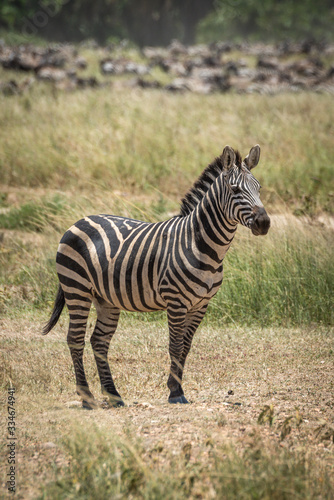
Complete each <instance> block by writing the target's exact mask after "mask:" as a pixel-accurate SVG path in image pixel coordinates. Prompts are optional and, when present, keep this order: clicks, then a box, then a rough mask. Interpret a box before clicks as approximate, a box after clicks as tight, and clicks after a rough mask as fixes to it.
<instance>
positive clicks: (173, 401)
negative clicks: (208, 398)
mask: <svg viewBox="0 0 334 500" xmlns="http://www.w3.org/2000/svg"><path fill="white" fill-rule="evenodd" d="M168 403H170V404H172V405H176V404H178V403H179V404H184V405H186V404H189V401H188V400H187V398H186V397H185V396H184V395H183V394H182V396H176V397H174V398H168Z"/></svg>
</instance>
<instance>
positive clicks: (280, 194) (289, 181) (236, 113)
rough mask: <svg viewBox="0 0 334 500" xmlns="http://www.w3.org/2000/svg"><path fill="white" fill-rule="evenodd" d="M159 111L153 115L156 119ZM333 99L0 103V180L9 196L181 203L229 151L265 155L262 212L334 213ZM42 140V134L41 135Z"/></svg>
mask: <svg viewBox="0 0 334 500" xmlns="http://www.w3.org/2000/svg"><path fill="white" fill-rule="evenodd" d="M158 110H159V111H158ZM333 113H334V104H333V99H332V98H331V96H330V95H316V94H310V93H301V94H298V95H294V94H289V95H278V96H260V95H242V96H239V95H235V94H228V95H224V94H221V95H210V96H206V97H203V96H198V95H194V94H185V95H170V94H168V93H165V92H162V91H141V90H138V89H136V90H131V89H128V90H120V89H116V88H115V89H113V90H111V89H110V88H103V89H94V90H86V91H82V92H76V93H64V92H63V93H60V92H59V93H58V92H56V91H55V92H53V93H52V92H51V89H50V88H49V87H46V86H45V85H44V84H42V83H37V84H35V86H34V87H33V88H32V89H31V91H30V92H29V93H28V94H26V95H23V96H16V97H15V98H13V99H9V98H6V97H4V96H0V124H3V127H2V129H3V134H2V139H1V141H0V171H1V179H2V182H3V183H4V184H5V185H9V186H30V187H37V186H39V187H41V186H42V187H45V188H52V189H54V188H56V189H63V190H64V189H69V188H74V187H75V188H76V189H81V190H82V189H83V190H89V189H90V188H91V186H92V185H99V186H100V187H101V188H103V189H104V190H106V192H107V191H109V192H110V196H111V197H112V191H114V190H120V189H121V190H123V191H126V192H130V193H133V192H137V193H138V192H141V193H142V192H144V193H147V194H149V193H151V191H152V189H153V188H154V189H158V190H159V191H161V192H162V193H163V194H164V195H167V196H173V198H174V199H178V198H180V197H181V196H182V195H183V194H184V193H185V191H186V190H187V189H188V188H189V187H190V186H191V185H192V183H193V182H194V180H195V179H196V178H197V176H198V175H199V173H200V172H201V171H202V170H203V169H204V168H205V167H206V166H207V164H208V163H210V162H211V161H212V160H213V159H214V157H215V156H217V155H219V154H220V153H221V152H222V150H223V148H224V146H225V145H226V144H230V145H231V146H233V147H235V148H238V149H240V150H241V152H242V154H244V155H246V154H247V152H248V151H249V148H250V147H251V146H253V145H254V144H256V143H259V144H260V145H261V147H262V157H261V162H260V166H259V167H258V168H257V170H256V175H257V177H258V178H259V179H260V181H261V183H262V185H263V186H264V197H265V199H267V200H268V202H270V203H273V202H275V203H276V204H277V203H278V202H280V203H282V202H283V203H285V204H286V205H287V206H289V208H290V209H291V210H299V212H307V213H317V212H319V211H323V210H326V211H329V212H332V213H333V211H334V204H333V189H332V187H331V186H332V182H331V181H332V175H333V166H332V158H333V154H334V146H333V141H332V136H333V123H332V120H331V119H330V116H332V115H333ZM37 131H38V133H37Z"/></svg>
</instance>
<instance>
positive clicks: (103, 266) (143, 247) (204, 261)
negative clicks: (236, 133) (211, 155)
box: [43, 145, 270, 409]
mask: <svg viewBox="0 0 334 500" xmlns="http://www.w3.org/2000/svg"><path fill="white" fill-rule="evenodd" d="M259 158H260V147H259V146H258V145H256V146H254V147H253V148H251V150H250V151H249V154H248V155H247V156H246V158H245V159H244V160H242V157H241V156H240V154H239V152H238V151H234V150H233V149H232V148H231V147H229V146H226V147H225V148H224V150H223V153H222V154H221V156H219V157H218V158H216V159H215V160H214V161H213V163H211V164H210V165H209V166H208V167H207V168H206V169H205V170H204V171H203V172H202V174H201V176H200V177H199V179H198V180H197V181H196V182H195V184H194V185H193V187H192V188H191V189H190V191H189V192H188V193H187V194H186V196H185V198H184V199H183V200H182V202H181V210H180V213H179V215H176V216H175V217H172V218H171V219H169V220H166V221H164V222H156V223H149V222H142V221H139V220H133V219H129V218H126V217H118V216H115V215H104V214H102V215H91V216H88V217H85V218H83V219H81V220H79V221H78V222H76V223H75V224H74V225H73V226H72V227H70V229H68V231H66V233H65V234H64V236H63V237H62V239H61V241H60V244H59V247H58V252H57V257H56V266H57V273H58V277H59V281H60V284H59V288H58V293H57V297H56V300H55V304H54V309H53V312H52V315H51V318H50V320H49V322H48V323H47V324H46V325H45V328H44V330H43V333H44V334H47V333H48V332H49V331H50V330H51V329H52V328H53V327H54V326H55V324H56V323H57V321H58V319H59V317H60V314H61V312H62V310H63V307H64V305H65V303H66V305H67V308H68V311H69V317H70V323H69V329H68V335H67V342H68V346H69V349H70V352H71V356H72V360H73V364H74V370H75V377H76V389H77V393H78V394H79V395H80V396H81V398H82V404H83V407H84V408H88V409H91V408H94V407H95V406H96V402H95V399H94V397H93V395H92V393H91V392H90V390H89V386H88V383H87V380H86V375H85V371H84V366H83V351H84V345H85V332H86V325H87V319H88V314H89V310H90V307H91V304H92V303H93V304H94V306H95V308H96V311H97V321H96V325H95V328H94V331H93V334H92V336H91V339H90V341H91V345H92V348H93V352H94V356H95V361H96V364H97V369H98V373H99V377H100V381H101V388H102V392H103V394H105V395H106V396H107V397H108V398H107V399H108V401H109V405H110V406H124V402H123V400H122V398H121V396H120V394H119V393H118V391H117V390H116V387H115V385H114V382H113V379H112V375H111V372H110V367H109V364H108V359H107V355H108V349H109V344H110V341H111V338H112V336H113V335H114V333H115V330H116V327H117V322H118V319H119V316H120V311H121V310H125V311H157V310H166V311H167V317H168V327H169V354H170V361H171V366H170V374H169V378H168V382H167V386H168V388H169V391H170V394H169V398H168V401H169V403H188V401H187V399H186V397H185V395H184V392H183V389H182V375H183V370H184V366H185V361H186V358H187V355H188V353H189V350H190V347H191V342H192V339H193V335H194V333H195V331H196V330H197V327H198V326H199V324H200V322H201V320H202V318H203V316H204V314H205V312H206V310H207V307H208V303H209V301H210V299H211V298H212V297H213V296H214V295H215V294H216V293H217V291H218V289H219V287H220V285H221V283H222V280H223V259H224V257H225V254H226V252H227V250H228V249H229V247H230V245H231V242H232V240H233V237H234V235H235V232H236V230H237V226H238V224H242V225H243V226H246V227H247V228H249V229H250V230H251V231H252V233H253V234H254V235H265V234H267V232H268V230H269V227H270V219H269V217H268V215H267V213H266V211H265V209H264V207H263V204H262V202H261V200H260V195H259V191H260V183H259V182H258V181H257V180H256V179H255V177H254V176H253V174H252V172H251V170H252V169H253V168H254V167H255V166H256V165H257V164H258V162H259Z"/></svg>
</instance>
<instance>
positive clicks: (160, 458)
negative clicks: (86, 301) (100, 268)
mask: <svg viewBox="0 0 334 500" xmlns="http://www.w3.org/2000/svg"><path fill="white" fill-rule="evenodd" d="M92 322H93V320H92V321H91V322H90V330H91V329H92ZM40 329H41V320H40V317H36V315H35V316H30V317H26V318H21V319H19V320H10V319H4V320H1V358H2V373H1V384H2V387H3V390H2V399H3V400H4V401H3V402H4V403H5V399H6V391H5V388H6V386H7V385H8V382H9V379H10V380H11V381H12V383H13V385H14V386H15V387H16V391H17V392H16V405H17V406H16V409H17V418H16V425H17V437H18V446H19V448H18V466H17V485H18V490H17V498H25V499H28V498H36V497H38V496H39V495H41V497H43V492H44V497H43V498H72V497H73V498H89V497H90V495H89V494H88V496H87V495H86V496H85V494H84V490H85V488H86V487H87V484H86V483H87V481H88V483H89V477H90V476H89V474H88V472H87V471H88V469H87V467H88V465H89V464H88V465H87V463H86V461H87V460H90V461H93V462H94V463H93V462H92V463H90V462H89V463H90V466H89V467H91V468H93V469H92V470H95V469H94V467H98V470H100V468H101V471H102V472H103V470H104V469H106V468H107V469H108V468H109V467H111V468H112V467H113V460H114V459H115V453H116V451H117V450H123V451H119V452H117V453H120V454H121V455H120V457H121V458H120V457H119V456H118V458H117V456H116V458H117V460H119V464H120V470H123V469H122V467H123V466H124V467H125V465H124V464H125V461H126V460H128V459H129V457H128V459H126V457H127V453H130V452H129V451H128V452H126V450H129V449H130V450H132V451H131V453H130V455H131V457H132V459H131V460H134V458H133V457H135V464H137V465H136V466H135V465H133V464H132V465H131V467H130V469H131V470H134V471H136V470H137V469H136V467H139V465H138V464H140V467H139V469H140V470H139V469H138V471H139V472H138V471H137V472H138V474H139V476H140V478H141V479H138V478H137V479H133V478H132V479H131V481H132V482H131V484H132V487H133V488H134V489H133V491H132V497H133V498H145V495H144V493H145V492H146V493H147V491H148V490H147V488H148V487H149V485H151V486H150V488H151V489H152V488H153V486H152V485H153V483H152V481H153V477H154V476H155V477H156V478H159V481H160V482H161V484H165V483H166V490H165V492H166V495H165V496H163V495H162V496H159V494H158V493H157V495H156V496H154V494H153V496H151V497H150V498H169V496H168V495H169V493H168V492H169V490H168V488H167V484H168V480H167V481H166V478H167V477H170V480H169V481H170V484H173V487H175V482H176V484H178V483H179V485H181V484H183V483H184V482H185V483H187V481H188V483H187V488H186V487H185V486H184V484H183V486H184V487H183V486H182V491H181V493H182V492H183V493H182V494H181V495H180V496H179V498H214V497H215V495H218V497H219V498H274V497H270V496H266V493H265V492H264V493H263V496H254V495H253V494H252V493H251V492H248V493H247V488H246V486H244V487H243V486H242V485H241V484H239V483H238V484H239V486H238V488H239V493H240V495H241V496H234V493H233V491H234V489H233V488H234V486H233V485H232V484H230V482H229V481H227V479H226V478H225V479H224V474H226V471H227V470H229V472H228V474H229V476H228V477H230V476H231V474H232V476H233V474H234V475H236V477H237V478H238V481H239V479H242V475H243V474H245V473H246V472H245V471H242V464H243V463H246V462H247V461H249V463H250V469H249V470H248V472H247V474H248V475H249V481H255V478H256V474H262V475H263V481H264V483H263V484H265V483H266V482H268V484H269V483H270V481H272V480H273V474H274V470H275V471H276V474H277V477H276V479H275V480H277V481H278V482H281V484H282V485H283V484H285V483H284V481H285V480H286V478H285V479H284V474H285V476H286V477H287V474H288V475H289V474H292V473H293V474H294V475H296V474H297V479H296V478H295V479H294V481H299V483H300V484H299V483H298V484H299V486H300V487H301V490H300V491H301V494H302V495H303V496H302V497H303V498H330V496H331V495H332V494H333V492H334V482H333V477H334V475H333V474H332V473H333V472H334V461H333V451H334V449H333V446H334V444H333V432H334V431H333V428H334V427H333V426H334V420H333V399H332V395H333V389H334V385H333V377H332V374H333V368H334V366H333V365H334V362H333V360H334V358H333V333H334V331H333V329H325V328H316V327H315V328H305V329H303V330H301V329H298V328H297V329H294V330H287V329H269V328H268V329H261V330H255V329H251V328H247V329H243V328H240V327H236V328H233V329H232V328H228V329H226V330H223V329H212V328H209V327H205V328H202V329H201V330H200V332H199V333H198V335H197V337H196V339H195V342H194V346H193V349H192V351H191V353H190V356H189V361H188V364H187V367H186V372H185V381H184V389H185V393H186V395H187V397H188V398H189V399H190V401H191V402H192V404H190V405H189V406H181V405H177V406H171V405H168V404H167V403H166V400H167V396H168V394H167V388H166V379H167V374H168V369H169V360H168V355H167V332H166V327H165V325H163V326H162V322H161V321H159V320H157V322H156V323H153V324H152V323H148V324H145V323H139V322H138V323H137V322H133V320H132V321H131V322H130V321H129V319H128V318H127V317H125V318H124V319H123V321H122V322H121V325H120V328H119V330H118V332H117V334H116V335H115V338H114V339H113V342H112V345H111V349H110V355H109V359H110V364H111V366H112V370H113V372H114V374H115V380H116V383H117V386H118V388H119V390H120V392H121V394H122V396H123V398H124V400H125V401H126V403H127V406H126V407H125V408H123V409H109V410H102V409H101V410H96V411H93V412H87V411H84V410H82V409H81V408H80V407H79V406H78V404H79V403H77V397H76V396H75V395H74V375H73V370H72V365H71V361H70V355H69V353H68V350H67V346H66V343H65V330H66V318H65V317H64V318H62V319H61V322H60V325H59V326H57V327H56V329H55V331H54V332H52V333H51V334H49V335H48V336H47V337H41V336H40V334H39V331H40ZM86 367H87V375H88V378H89V380H90V382H91V385H92V388H93V392H94V393H95V395H96V397H97V398H101V396H100V391H99V384H98V377H97V373H96V368H95V365H94V362H93V356H92V351H91V348H90V346H89V345H88V346H87V348H86ZM231 391H232V392H231ZM266 405H267V410H266V412H265V415H267V418H264V419H263V422H264V423H263V424H262V425H261V424H259V423H258V418H259V416H260V414H261V411H262V410H263V408H265V407H266ZM271 405H272V407H271ZM296 409H297V410H298V411H297V413H296ZM270 415H271V416H270ZM1 425H2V426H5V425H6V422H5V420H4V419H2V423H1ZM2 435H4V436H5V435H6V433H5V432H3V434H2ZM50 443H51V444H50ZM106 443H109V444H108V446H110V452H108V451H106V450H105V449H104V447H105V446H106ZM87 450H90V452H89V453H88V455H89V457H86V458H85V453H86V451H87ZM115 450H116V451H115ZM124 450H125V451H124ZM117 453H116V455H117ZM99 455H101V460H102V461H101V463H100V462H99ZM256 456H257V459H256ZM122 457H123V458H122ZM124 457H125V458H124ZM298 457H299V458H298ZM302 457H303V460H304V461H305V464H306V465H305V467H306V469H307V470H308V471H312V481H311V482H309V483H308V482H307V481H308V480H307V478H306V477H304V476H303V473H302V472H300V471H299V472H296V470H297V469H298V467H299V465H298V467H297V464H298V463H299V462H298V460H301V459H302ZM5 459H6V450H5V449H3V450H2V460H1V466H2V469H3V470H4V471H5V470H6V460H5ZM123 459H124V460H123ZM241 459H242V460H241ZM115 460H116V459H115ZM129 460H130V459H129ZM109 461H110V462H109ZM103 463H104V464H105V465H104V466H103ZM131 463H132V462H131ZM69 464H70V465H69ZM85 464H86V465H85ZM122 464H123V465H122ZM223 464H225V465H224V467H225V468H227V469H226V470H225V472H224V467H223ZM228 464H229V465H228ZM256 464H257V465H256ZM284 464H285V465H286V467H287V469H286V471H285V472H284V473H283V469H284V467H285V465H284ZM185 465H187V466H185ZM228 467H230V469H228ZM256 467H257V469H256ZM296 467H297V469H296ZM130 469H129V470H130ZM232 469H233V470H234V472H233V473H232ZM281 469H282V470H281ZM89 470H90V469H89ZM96 470H97V469H96ZM108 470H109V469H108ZM124 470H125V469H124ZM298 470H299V469H298ZM303 470H304V469H303ZM101 471H100V472H101ZM289 471H290V472H289ZM102 472H101V473H102ZM85 474H87V476H86V475H85ZM96 474H97V475H98V473H97V472H96ZM122 474H123V472H122ZM124 474H125V475H124V477H123V476H122V481H123V482H122V481H121V483H120V484H121V485H123V486H122V488H123V487H125V486H126V484H127V483H126V477H127V476H126V473H125V472H124ZM182 474H183V476H182ZM253 474H254V477H253ZM298 474H299V475H298ZM331 474H332V475H331ZM239 476H240V477H239ZM36 477H38V481H36ZM136 477H137V476H136ZM143 477H144V479H143ZM289 477H290V476H289ZM182 478H183V479H182ZM191 478H192V479H191ZM290 479H291V478H290ZM56 480H57V482H55V481H56ZM137 480H138V485H137V486H138V488H137V487H136V486H135V484H136V481H137ZM225 480H226V481H227V483H226V485H227V490H225V496H224V495H223V496H220V495H221V491H223V490H222V489H221V488H223V485H224V481H225ZM104 481H106V483H103V484H106V485H108V484H109V483H110V481H111V483H112V477H111V478H110V477H109V479H108V478H104ZM108 481H109V483H108ZM133 481H134V483H133ZM143 481H144V482H143ZM111 483H110V484H111ZM123 483H124V484H123ZM316 483H317V484H318V486H317V487H316V486H315V484H316ZM110 484H109V486H110ZM57 485H58V486H57ZM124 485H125V486H124ZM319 485H320V486H322V487H321V488H320V489H319ZM4 486H5V485H4ZM299 486H298V488H299ZM119 487H120V488H121V486H120V485H119ZM132 487H131V488H132ZM277 487H278V488H279V485H278V486H277ZM282 487H283V486H282ZM59 488H60V489H59ZM96 488H97V485H96ZM122 488H121V489H120V497H119V498H123V496H124V495H125V496H124V497H126V496H127V494H130V493H131V488H130V487H129V488H130V490H126V491H125V490H124V491H125V493H124V491H123V490H122ZM136 488H137V489H136ZM154 488H155V487H154ZM154 488H153V489H152V491H155V490H154ZM240 488H244V489H241V490H240ZM289 488H296V491H290V494H291V495H292V497H294V494H295V493H296V495H297V489H298V488H297V482H296V483H295V482H293V483H291V484H290V485H289ZM61 491H62V492H63V493H60V492H61ZM89 491H91V494H92V491H93V490H89ZM129 491H130V493H129ZM150 491H151V490H150ZM152 491H151V494H152ZM186 491H187V494H186V493H185V492H186ZM279 491H280V490H279ZM122 492H123V493H122ZM126 492H127V493H126ZM146 493H145V494H146ZM73 495H74V496H73ZM130 496H131V495H130ZM297 497H298V495H297ZM101 498H102V497H101ZM170 498H172V496H170ZM277 498H279V497H277ZM281 498H291V496H281Z"/></svg>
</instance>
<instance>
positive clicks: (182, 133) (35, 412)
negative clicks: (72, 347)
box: [0, 83, 334, 500]
mask: <svg viewBox="0 0 334 500" xmlns="http://www.w3.org/2000/svg"><path fill="white" fill-rule="evenodd" d="M333 113H334V104H333V99H332V97H331V96H328V95H318V94H306V93H300V94H296V95H292V94H286V95H278V96H260V95H236V94H228V95H218V94H217V95H211V96H206V97H203V96H198V95H194V94H186V95H171V94H167V93H164V92H162V91H152V90H151V91H140V90H131V89H129V90H124V89H123V90H121V89H117V88H109V87H108V88H101V89H93V90H86V91H81V92H73V93H60V92H54V91H53V90H52V88H51V87H48V86H46V85H45V84H37V83H36V84H35V85H34V87H33V88H32V90H31V91H30V92H29V93H27V94H25V95H22V96H13V97H11V98H8V97H7V98H6V97H4V96H0V126H1V130H2V133H1V138H0V183H1V184H0V314H1V318H0V357H1V363H0V367H1V368H0V384H1V387H2V391H1V398H2V403H3V405H4V408H6V406H7V400H8V387H10V386H11V385H13V386H14V387H15V391H16V392H15V405H16V406H15V408H16V426H17V430H16V436H17V442H18V447H17V497H18V498H22V499H23V498H24V499H28V498H45V499H51V498H52V499H55V498H59V499H60V498H66V499H68V498H87V499H88V498H93V497H95V498H143V499H159V498H171V499H172V498H173V499H174V498H180V499H181V498H182V499H183V498H184V499H185V498H194V499H195V498H205V499H209V498H222V499H225V498H226V499H268V500H269V499H277V500H281V499H287V500H288V499H291V498H301V499H315V498H317V499H330V498H333V496H334V481H333V477H334V474H333V473H334V461H333V451H334V448H333V447H334V418H333V415H334V411H333V390H334V386H333V368H334V347H333V337H334V336H333V333H334V331H333V289H334V264H333V262H334V259H333V248H334V222H333V213H334V206H333V199H334V186H333V171H334V168H333V156H334V143H333V132H334V130H333V121H332V119H331V117H332V116H333ZM256 143H259V144H260V145H261V148H262V157H261V161H260V165H259V167H257V168H256V170H255V171H254V173H255V175H256V177H257V178H258V179H259V180H260V182H261V184H262V186H263V190H262V199H263V201H264V203H265V205H266V208H267V209H268V212H269V214H270V215H271V217H272V227H271V230H270V232H269V234H268V235H267V236H266V237H265V238H255V237H252V235H251V234H250V233H249V232H248V231H247V230H246V229H244V228H240V229H238V234H237V236H236V239H235V242H234V244H233V246H232V248H231V250H230V251H229V253H228V255H227V257H226V260H225V280H224V283H223V286H222V288H221V290H220V292H219V293H218V294H217V296H216V297H215V298H214V299H213V301H212V303H211V305H210V309H209V311H208V314H207V316H206V318H205V320H204V322H203V326H202V327H201V329H200V331H199V332H198V334H197V336H196V339H195V341H194V345H193V349H192V352H191V354H190V356H189V362H188V364H187V367H186V371H185V383H184V388H185V393H186V395H187V397H188V398H189V399H190V400H191V402H192V404H191V405H189V406H186V407H181V405H180V406H179V405H177V406H175V407H174V406H173V407H172V406H171V405H168V404H167V403H166V401H167V395H168V394H167V388H166V379H167V374H168V370H169V367H168V354H167V345H168V339H167V326H166V318H165V314H163V313H157V314H150V315H149V314H145V315H139V314H138V315H137V314H124V315H123V317H122V319H121V324H120V327H119V330H118V331H117V334H116V336H115V338H114V340H113V342H112V345H111V348H110V356H109V358H110V363H111V366H112V367H113V371H114V372H115V378H116V383H117V385H118V387H119V390H120V392H121V394H122V396H123V398H124V400H125V401H126V404H127V406H126V407H125V408H122V409H109V410H105V409H99V410H96V411H94V412H85V411H84V410H82V409H81V408H80V406H79V401H78V400H77V398H76V396H75V393H74V390H75V385H74V374H73V369H72V363H71V360H70V355H69V352H68V349H67V345H66V343H65V337H66V333H65V332H66V328H67V314H66V313H64V314H63V316H62V318H61V320H60V323H59V325H57V327H56V329H55V330H54V331H53V332H51V333H50V334H49V335H48V336H47V337H41V335H40V331H41V328H42V326H43V324H44V323H45V321H46V320H47V319H48V316H49V313H50V310H51V307H52V302H53V298H54V294H55V291H56V287H57V279H56V275H55V271H54V268H55V264H54V259H55V253H56V249H57V245H58V241H59V239H60V237H61V235H62V234H63V232H64V231H65V230H66V229H67V228H68V227H69V226H70V225H71V224H72V223H73V222H74V221H76V220H77V219H79V218H80V217H82V216H84V215H87V214H92V213H101V212H103V213H115V214H120V215H126V216H131V217H135V218H140V219H144V220H150V221H156V220H162V219H166V218H168V217H170V216H171V215H173V214H175V213H177V212H178V207H179V201H180V199H181V197H182V196H183V195H184V194H185V192H186V191H187V189H188V188H189V187H190V186H191V185H192V183H193V182H194V181H195V179H196V178H197V177H198V175H199V174H200V172H201V171H202V170H203V169H204V168H205V167H206V165H207V164H208V163H210V162H211V161H212V160H213V158H214V157H215V156H217V155H219V154H220V153H221V151H222V149H223V147H224V146H225V145H226V144H230V145H231V146H233V147H235V148H238V149H240V151H241V152H242V153H243V154H244V155H246V154H247V152H248V150H249V148H250V147H251V146H253V145H254V144H256ZM93 323H94V311H92V316H91V318H90V320H89V329H90V331H91V330H92V325H93ZM87 344H89V343H88V342H87ZM86 365H87V374H88V378H89V380H90V381H91V382H92V387H93V391H94V393H95V395H96V396H97V397H98V398H101V396H100V395H99V387H98V377H97V372H96V368H95V365H94V363H93V356H92V352H91V348H90V346H89V345H87V353H86ZM6 415H7V414H6V412H5V416H4V417H2V418H1V426H2V435H3V436H7V431H8V425H7V424H8V421H7V420H6V418H7V417H6ZM7 444H8V442H7V438H5V439H4V440H3V446H2V448H1V455H2V457H1V464H0V465H1V470H2V472H3V476H2V479H1V481H2V486H3V492H4V494H6V482H5V481H6V480H5V478H6V474H7V473H8V472H9V469H8V467H9V464H8V449H7ZM36 478H38V480H37V479H36Z"/></svg>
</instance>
